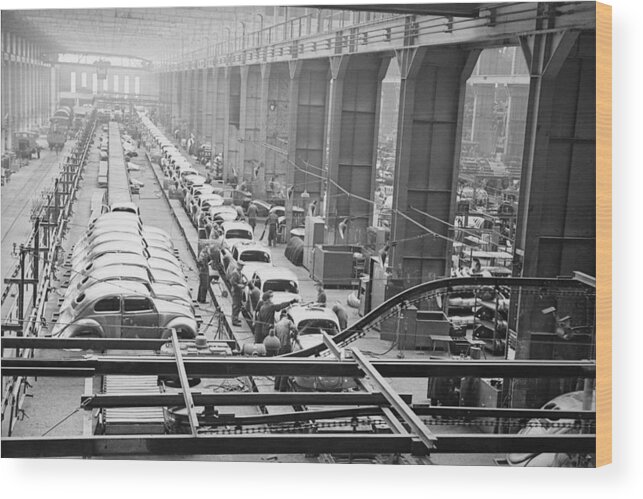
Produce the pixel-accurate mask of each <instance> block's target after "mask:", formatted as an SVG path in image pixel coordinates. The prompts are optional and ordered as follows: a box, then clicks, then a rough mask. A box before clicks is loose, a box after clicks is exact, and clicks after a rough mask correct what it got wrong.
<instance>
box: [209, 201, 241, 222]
mask: <svg viewBox="0 0 643 499" xmlns="http://www.w3.org/2000/svg"><path fill="white" fill-rule="evenodd" d="M238 216H239V213H237V209H236V208H235V207H234V206H230V205H224V206H212V207H211V208H210V212H209V213H208V218H209V219H210V220H211V221H212V222H214V223H218V224H223V223H224V222H233V221H234V220H236V219H237V217H238Z"/></svg>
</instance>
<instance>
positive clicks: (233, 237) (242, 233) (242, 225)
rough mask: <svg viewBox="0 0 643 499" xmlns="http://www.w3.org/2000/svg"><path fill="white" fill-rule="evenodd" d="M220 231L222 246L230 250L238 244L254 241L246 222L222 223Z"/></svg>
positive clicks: (250, 228)
mask: <svg viewBox="0 0 643 499" xmlns="http://www.w3.org/2000/svg"><path fill="white" fill-rule="evenodd" d="M221 230H222V231H223V245H224V246H225V247H227V248H232V247H233V246H234V245H235V244H237V243H239V242H244V241H254V233H253V231H252V227H251V226H250V224H248V223H247V222H239V221H230V222H223V223H222V224H221Z"/></svg>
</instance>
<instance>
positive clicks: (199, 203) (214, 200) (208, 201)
mask: <svg viewBox="0 0 643 499" xmlns="http://www.w3.org/2000/svg"><path fill="white" fill-rule="evenodd" d="M217 206H223V198H222V197H221V196H219V195H218V194H214V193H212V194H203V195H201V196H200V197H199V198H195V199H194V201H193V203H192V207H191V210H192V211H191V215H192V219H193V221H194V223H197V222H198V221H199V218H200V217H201V213H209V212H210V208H212V207H217Z"/></svg>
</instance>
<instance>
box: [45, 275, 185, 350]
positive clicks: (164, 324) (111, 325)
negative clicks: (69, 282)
mask: <svg viewBox="0 0 643 499" xmlns="http://www.w3.org/2000/svg"><path fill="white" fill-rule="evenodd" d="M171 329H176V331H177V334H178V335H179V336H180V337H182V338H194V337H195V336H196V333H197V324H196V320H195V318H194V314H193V313H192V311H191V310H190V309H189V308H188V307H185V306H184V305H181V304H177V303H174V302H171V301H167V300H157V299H155V298H154V297H153V296H152V295H151V293H150V292H149V290H148V289H147V288H146V287H145V285H143V284H142V283H137V282H128V281H120V283H119V286H118V289H115V287H114V286H100V285H97V286H92V287H91V288H89V289H87V290H86V291H85V292H83V293H80V294H79V295H78V296H76V298H75V299H74V300H73V301H72V302H71V305H70V306H68V307H66V308H65V309H63V310H62V311H61V314H60V317H59V319H58V321H57V322H56V325H55V326H54V328H53V331H52V335H53V336H54V337H58V338H169V337H170V335H171V331H170V330H171Z"/></svg>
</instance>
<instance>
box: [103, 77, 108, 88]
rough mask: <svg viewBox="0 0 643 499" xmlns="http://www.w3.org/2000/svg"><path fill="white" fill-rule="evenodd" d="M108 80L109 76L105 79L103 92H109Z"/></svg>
mask: <svg viewBox="0 0 643 499" xmlns="http://www.w3.org/2000/svg"><path fill="white" fill-rule="evenodd" d="M108 85H109V84H108V82H107V77H105V79H104V80H103V92H107V90H108Z"/></svg>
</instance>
